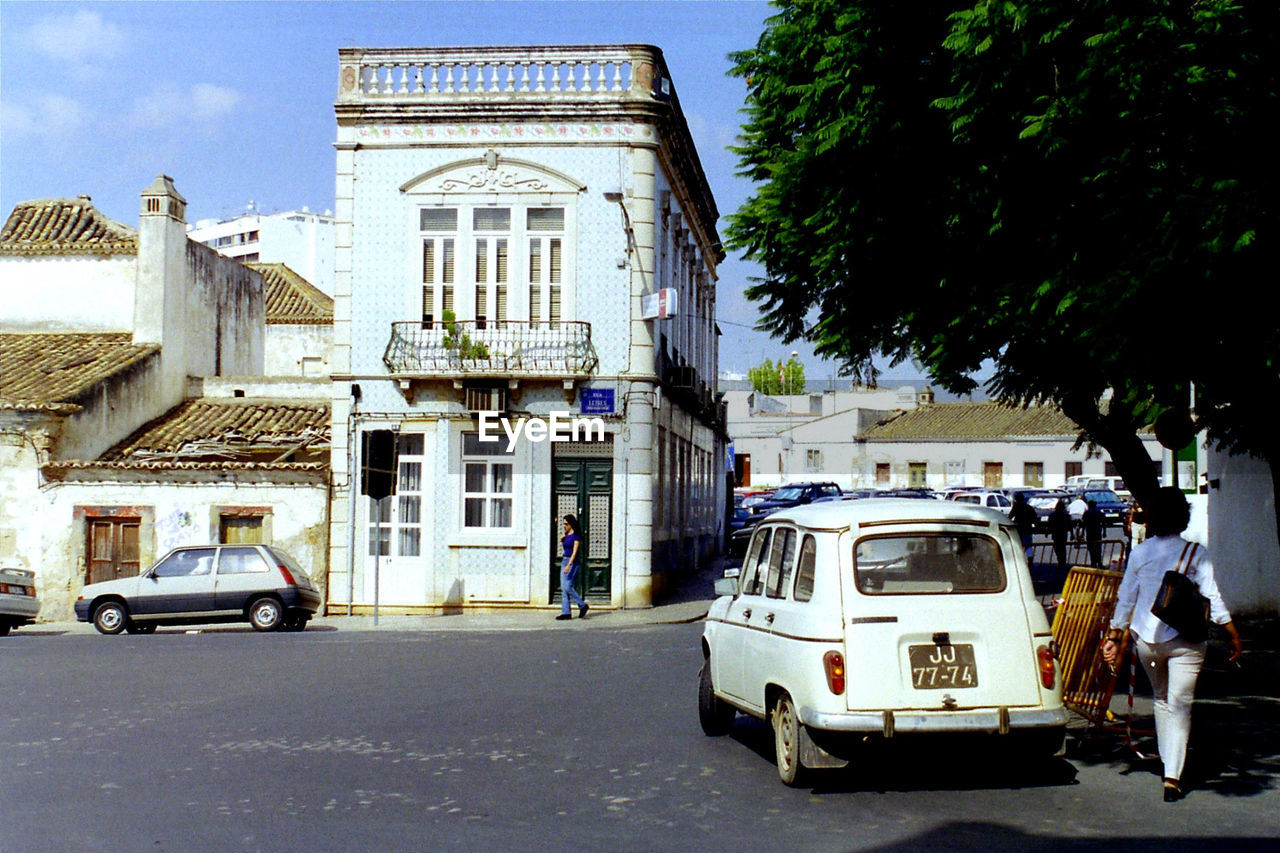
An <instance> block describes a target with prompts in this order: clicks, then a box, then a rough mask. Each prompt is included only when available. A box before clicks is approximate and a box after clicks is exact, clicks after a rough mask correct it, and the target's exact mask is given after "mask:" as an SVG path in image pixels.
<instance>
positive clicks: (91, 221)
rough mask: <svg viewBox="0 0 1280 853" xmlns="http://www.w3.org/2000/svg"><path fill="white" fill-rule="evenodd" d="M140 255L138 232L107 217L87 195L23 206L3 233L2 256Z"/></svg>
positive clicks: (16, 211) (5, 226) (16, 208)
mask: <svg viewBox="0 0 1280 853" xmlns="http://www.w3.org/2000/svg"><path fill="white" fill-rule="evenodd" d="M137 253H138V232H137V230H135V229H133V228H130V227H129V226H128V225H124V224H122V223H119V222H116V221H115V220H113V219H108V218H107V217H105V216H103V215H102V214H101V213H100V212H99V211H98V210H97V209H96V208H95V207H94V206H93V203H92V201H91V200H90V198H89V197H88V196H85V195H82V196H79V197H78V198H73V199H72V198H48V199H39V200H36V201H24V202H21V203H19V204H18V205H16V206H15V207H14V208H13V211H12V212H11V213H10V214H9V218H8V219H7V220H5V223H4V229H3V230H0V255H10V256H15V255H136V254H137Z"/></svg>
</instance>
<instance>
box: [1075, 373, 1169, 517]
mask: <svg viewBox="0 0 1280 853" xmlns="http://www.w3.org/2000/svg"><path fill="white" fill-rule="evenodd" d="M1058 406H1059V407H1060V408H1061V409H1062V412H1063V414H1065V415H1066V416H1067V417H1069V418H1071V420H1073V421H1075V422H1076V423H1077V424H1078V425H1079V426H1080V428H1081V429H1082V430H1084V433H1085V435H1086V436H1088V437H1089V438H1090V439H1091V440H1092V441H1093V442H1095V443H1096V444H1098V445H1100V446H1101V447H1103V448H1104V449H1105V450H1106V451H1107V453H1108V454H1110V455H1111V461H1112V462H1114V463H1115V466H1116V470H1117V471H1119V472H1120V476H1121V477H1123V478H1124V484H1125V486H1127V487H1128V489H1129V491H1130V492H1131V493H1132V494H1133V498H1134V500H1136V501H1137V502H1138V503H1139V504H1141V503H1144V502H1146V501H1148V500H1149V499H1150V497H1151V496H1152V495H1153V494H1155V491H1156V489H1158V488H1160V477H1159V475H1158V474H1156V469H1155V466H1154V465H1152V464H1151V454H1149V453H1148V452H1147V448H1146V445H1145V444H1144V443H1143V441H1142V439H1141V438H1139V437H1138V425H1137V424H1136V423H1135V422H1134V421H1133V419H1132V418H1128V417H1125V416H1124V414H1123V413H1119V412H1114V411H1113V412H1107V413H1103V412H1102V411H1101V410H1100V409H1099V408H1098V404H1097V403H1096V402H1095V401H1093V400H1085V399H1081V398H1078V397H1076V398H1063V399H1062V400H1059V401H1058Z"/></svg>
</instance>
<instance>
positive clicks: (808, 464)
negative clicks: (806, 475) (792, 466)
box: [804, 449, 822, 471]
mask: <svg viewBox="0 0 1280 853" xmlns="http://www.w3.org/2000/svg"><path fill="white" fill-rule="evenodd" d="M804 469H805V470H806V471H821V470H822V451H821V450H813V449H810V450H806V451H805V452H804Z"/></svg>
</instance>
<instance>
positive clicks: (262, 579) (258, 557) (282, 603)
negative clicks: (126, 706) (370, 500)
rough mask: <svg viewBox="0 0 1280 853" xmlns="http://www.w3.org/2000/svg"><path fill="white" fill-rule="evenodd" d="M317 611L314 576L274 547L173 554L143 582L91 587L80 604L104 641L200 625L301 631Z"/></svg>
mask: <svg viewBox="0 0 1280 853" xmlns="http://www.w3.org/2000/svg"><path fill="white" fill-rule="evenodd" d="M319 608H320V593H319V591H318V590H317V589H316V587H315V584H313V583H312V582H311V578H310V576H308V574H307V573H306V572H305V571H304V570H303V569H302V567H301V566H299V565H298V563H297V561H296V560H294V559H293V558H292V557H291V556H289V554H288V553H286V552H285V551H283V550H281V549H280V548H277V547H275V546H273V545H205V546H188V547H183V548H175V549H174V550H172V551H170V552H169V553H168V554H166V555H165V556H164V557H163V558H161V560H160V561H159V562H158V563H156V564H155V565H154V566H152V567H151V568H150V569H147V571H145V572H143V573H142V574H140V575H137V576H135V577H131V578H119V579H117V580H110V581H103V582H102V583H93V584H89V585H87V586H86V587H85V588H84V590H83V591H82V592H81V593H80V597H79V598H78V599H76V604H75V610H76V618H77V619H79V620H80V621H81V622H90V621H92V622H93V625H94V627H95V628H97V629H98V630H99V631H100V632H102V633H103V634H119V633H120V632H121V631H128V632H129V633H131V634H150V633H153V632H154V631H155V629H156V627H157V626H158V625H181V624H193V623H200V622H248V623H249V624H250V625H252V626H253V627H254V629H255V630H258V631H274V630H276V629H282V630H285V631H302V630H304V629H305V628H306V627H307V622H308V620H310V619H311V617H312V616H313V615H314V614H315V612H316V610H318V609H319Z"/></svg>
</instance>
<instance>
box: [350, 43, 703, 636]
mask: <svg viewBox="0 0 1280 853" xmlns="http://www.w3.org/2000/svg"><path fill="white" fill-rule="evenodd" d="M571 67H572V68H574V69H575V71H574V72H573V73H575V74H576V75H577V79H576V80H575V84H574V86H573V88H572V89H570V88H569V87H568V85H567V78H568V77H569V74H570V71H569V69H570V68H571ZM463 69H466V74H468V75H470V77H469V80H468V82H467V83H466V84H465V85H464V84H463V83H462V75H463ZM584 69H586V71H587V72H588V73H589V75H590V79H589V82H588V78H587V76H584V75H583V71H584ZM454 75H457V76H454ZM663 79H665V68H664V67H663V65H662V60H661V53H660V52H659V51H657V50H656V49H654V48H645V47H635V46H629V47H596V48H510V49H503V48H487V49H486V48H477V49H467V50H464V51H447V50H439V51H436V50H431V49H424V50H405V51H396V50H388V51H365V50H361V49H348V50H343V51H342V52H341V55H340V88H339V95H338V101H337V116H338V138H337V144H336V147H337V193H336V198H337V209H336V218H337V226H336V230H337V238H336V243H337V245H336V258H337V261H336V274H335V310H334V326H335V330H334V339H335V357H334V379H335V383H334V401H333V413H334V422H333V435H334V448H335V449H334V456H333V469H334V478H335V490H334V494H335V500H334V502H333V506H332V509H331V513H330V517H331V519H332V528H331V536H330V541H331V543H332V551H331V559H330V585H329V591H330V597H329V601H330V606H331V608H333V609H336V610H337V611H338V612H341V611H342V609H343V608H344V607H347V606H349V607H350V609H352V610H353V611H364V610H367V609H369V608H370V607H372V606H373V604H374V602H375V601H376V602H377V604H378V606H379V607H385V608H391V609H394V610H397V611H400V612H430V611H433V610H440V609H447V608H456V607H490V606H522V607H528V606H545V605H549V604H551V603H552V602H553V600H554V598H555V596H556V595H557V594H558V591H557V589H556V588H555V584H554V577H555V569H554V568H553V564H554V560H555V559H556V550H557V548H558V542H557V539H558V535H559V529H558V524H557V518H558V517H560V516H562V515H563V514H564V513H565V512H574V513H575V514H579V515H584V517H590V519H591V523H590V524H589V525H588V536H587V551H588V556H589V559H588V566H587V574H588V575H590V576H591V577H590V578H589V582H588V585H587V589H586V592H587V594H588V597H589V598H590V599H591V600H593V601H594V602H596V603H598V604H605V605H612V606H617V607H636V606H647V605H649V604H650V603H651V602H652V601H653V600H654V597H655V595H660V594H661V587H662V585H663V583H664V582H665V581H667V580H668V579H670V578H671V577H672V576H673V573H676V572H679V571H682V570H688V569H690V568H691V567H692V563H693V561H695V560H696V559H698V558H699V556H701V555H703V554H705V553H707V552H708V551H709V550H710V549H712V548H714V539H715V537H716V534H717V532H718V525H719V524H720V519H721V518H722V510H721V509H719V506H718V505H722V503H723V496H724V494H725V491H724V489H725V485H724V477H723V459H724V451H723V448H724V432H723V421H722V418H721V417H720V414H719V411H718V408H717V407H716V405H715V401H714V399H713V397H712V395H711V392H710V391H709V390H707V388H706V381H707V378H709V377H714V376H715V374H716V363H715V359H716V353H715V336H714V325H713V323H712V322H711V320H710V317H711V316H713V314H714V284H715V265H716V263H718V261H719V256H720V248H719V240H718V237H717V236H716V233H715V219H716V213H715V209H714V203H713V202H712V201H711V197H710V191H709V189H708V188H707V186H706V183H705V178H704V177H703V176H702V173H701V170H700V168H698V166H697V159H696V154H694V153H693V150H692V143H691V141H690V140H689V137H688V132H687V129H686V128H685V126H684V121H683V117H682V116H681V115H680V112H679V105H678V101H676V100H675V98H674V93H673V92H672V91H671V89H670V82H669V80H667V81H666V82H665V83H663V82H661V81H662V80H663ZM655 80H657V81H658V84H660V85H661V86H662V89H661V90H658V89H656V88H654V86H655V83H654V81H655ZM553 81H554V82H553ZM419 84H421V85H419ZM450 89H452V91H450ZM655 92H657V94H655ZM530 210H534V211H535V213H530V212H529V211H530ZM508 211H509V214H508V213H507V212H508ZM491 221H492V222H499V223H501V225H500V226H498V227H500V229H501V230H500V231H499V232H497V233H496V234H495V235H494V236H490V234H489V232H487V231H484V230H483V229H485V228H489V227H491V226H490V225H488V224H486V223H489V222H491ZM544 221H545V222H553V223H554V226H550V227H551V229H552V231H553V232H554V236H553V237H547V238H546V240H552V241H554V245H555V248H554V249H551V248H544V247H550V246H551V245H552V243H551V242H546V240H544V239H543V237H544V235H543V233H542V232H541V231H538V230H537V229H539V228H541V227H544V226H542V225H538V224H535V223H537V222H544ZM431 223H445V224H444V225H438V224H431ZM441 228H443V229H444V230H439V229H441ZM433 229H434V230H433ZM540 241H541V242H540ZM534 243H538V244H539V247H538V248H535V247H534V246H533V244H534ZM428 244H430V245H428ZM499 245H500V246H501V248H500V249H498V250H497V251H500V252H501V253H502V254H500V255H492V254H491V253H492V252H493V251H495V249H494V247H495V246H499ZM544 251H545V252H547V253H548V254H547V255H546V256H545V257H544V255H543V254H542V253H543V252H544ZM553 251H554V252H557V253H558V254H557V259H558V264H559V266H558V267H557V272H558V277H557V278H554V279H547V280H545V281H539V282H538V285H537V286H536V287H533V286H531V284H532V283H533V282H534V280H535V278H536V277H537V276H539V275H544V273H543V272H542V270H543V269H544V267H543V264H544V263H550V253H551V252H553ZM440 252H452V253H454V254H452V255H450V257H451V258H452V259H453V260H452V261H451V263H453V264H455V265H456V266H451V267H449V269H451V270H454V272H453V273H449V274H445V273H442V272H440V270H443V269H444V267H443V266H439V262H438V261H437V260H436V258H437V255H438V253H440ZM481 256H483V257H481ZM535 256H536V257H537V260H536V261H535V260H534V258H535ZM495 257H500V258H501V259H502V262H503V263H506V264H507V266H506V267H505V268H504V269H505V273H498V274H494V273H490V272H488V270H490V269H491V268H492V264H493V263H494V261H493V258H495ZM664 265H665V266H664ZM428 270H430V271H431V272H428ZM482 270H483V271H484V272H482ZM455 273H456V276H457V278H456V279H455V278H452V277H450V278H449V279H448V281H449V282H450V288H449V289H448V291H447V293H448V295H447V296H445V295H444V294H445V293H446V290H445V289H443V286H442V285H441V283H440V282H441V279H440V278H439V276H442V275H449V276H452V275H454V274H455ZM494 275H497V276H499V278H497V279H495V278H494V277H493V276H494ZM486 276H487V277H488V278H486V281H487V282H489V284H487V285H485V286H483V287H482V288H481V289H480V292H481V293H482V294H483V295H477V290H476V285H475V281H476V278H481V277H486ZM426 279H430V280H431V281H430V283H424V281H425V280H426ZM553 280H554V287H555V292H556V296H555V297H552V296H550V295H548V294H549V293H550V291H549V290H545V289H546V288H551V287H552V281H553ZM497 281H501V283H502V285H503V287H502V288H500V289H497V288H496V284H495V283H496V282H497ZM677 287H678V288H681V289H682V292H681V297H680V298H681V300H682V301H681V308H682V309H683V310H685V311H686V312H687V311H689V310H690V309H695V308H696V309H697V311H698V312H699V313H700V316H701V320H700V321H692V320H690V319H689V318H688V317H687V316H686V315H682V314H679V313H677V316H676V317H675V318H672V319H644V318H642V316H641V306H642V302H643V301H644V299H645V297H647V296H649V295H650V294H652V293H653V292H654V291H655V290H657V289H659V288H677ZM424 289H425V290H424ZM497 294H500V295H497ZM446 299H447V300H452V302H451V303H448V304H446V302H445V300H446ZM557 299H558V301H557ZM533 300H537V305H533V304H532V303H533ZM496 303H501V304H502V306H503V308H502V309H499V308H497V307H496ZM553 305H554V306H555V307H551V306H553ZM446 307H448V308H450V309H451V310H452V311H453V314H452V315H450V316H451V317H452V318H453V319H456V321H457V322H456V328H455V325H450V324H447V323H445V322H443V321H442V316H443V310H444V309H445V308H446ZM500 311H505V315H504V314H503V313H499V312H500ZM548 312H554V313H548ZM449 319H450V318H449V317H444V318H443V320H449ZM450 323H452V321H450ZM393 324H395V325H394V326H393ZM393 328H394V330H395V332H394V335H393ZM677 329H679V330H680V335H681V336H680V337H679V338H676V337H674V336H673V334H672V333H673V332H674V331H675V330H677ZM459 330H460V331H459ZM461 334H466V335H467V336H468V340H470V339H474V340H476V341H480V342H482V343H483V344H484V346H483V347H482V348H481V350H480V352H479V353H478V354H476V353H472V355H473V356H476V357H461V355H462V354H461V351H460V350H459V349H457V346H458V345H457V343H456V339H457V338H458V337H459V336H460V335H461ZM588 334H589V340H588V338H587V335H588ZM445 336H449V339H450V340H451V341H454V343H452V344H442V343H441V341H443V339H444V338H445ZM674 340H680V341H681V342H684V341H688V342H689V344H688V345H687V346H686V347H685V348H684V353H682V354H675V353H673V345H672V341H674ZM450 347H453V349H452V351H450ZM680 355H683V356H684V357H683V358H680V357H679V356H680ZM695 356H696V358H691V357H695ZM676 367H678V368H680V369H679V370H675V369H673V368H676ZM698 377H701V379H698ZM699 383H701V384H699ZM482 391H483V392H488V391H494V392H497V393H499V394H505V406H504V407H503V408H502V410H501V414H503V415H505V417H507V418H508V419H509V420H510V421H514V420H516V419H518V418H524V419H526V420H532V419H548V418H550V417H551V416H552V415H553V413H556V412H564V413H566V414H569V415H572V416H581V417H588V416H591V415H592V410H591V405H592V404H591V403H590V402H584V401H587V400H588V399H590V400H595V399H598V396H599V395H604V396H609V395H611V396H612V400H613V406H612V409H611V410H610V411H606V412H604V413H603V414H600V415H599V419H600V421H601V422H602V423H603V426H604V431H605V432H606V437H605V438H606V440H605V441H603V442H599V441H597V442H592V443H579V444H568V443H565V444H552V443H545V442H544V443H535V442H531V441H523V442H516V444H515V445H514V448H513V452H512V453H511V454H510V455H509V456H502V457H500V458H499V459H498V461H496V462H495V461H494V460H492V459H488V460H486V458H485V457H484V456H483V455H481V456H475V455H474V454H473V453H472V452H471V451H474V450H475V449H476V447H477V446H478V445H471V444H469V442H470V441H472V439H469V438H467V437H466V436H467V435H468V434H473V433H476V432H477V431H478V411H479V410H480V409H483V408H486V407H487V406H491V405H493V404H492V402H490V403H484V402H481V403H477V402H476V401H477V399H479V398H477V397H475V396H474V395H475V394H476V393H478V392H482ZM485 399H488V398H485ZM373 430H394V431H396V432H397V434H398V436H399V439H398V447H399V467H398V469H397V486H398V493H397V494H396V495H395V496H393V497H391V498H389V499H387V500H386V501H384V502H383V508H382V510H381V512H382V513H383V519H384V521H385V520H386V519H387V518H388V517H389V518H390V522H389V524H384V525H383V526H382V527H379V526H378V525H377V515H376V513H377V512H378V511H379V510H378V509H377V505H375V504H374V502H373V501H372V499H370V498H369V497H367V496H365V495H363V494H360V480H361V477H360V472H361V468H362V465H363V464H364V461H365V460H364V458H363V455H362V454H363V452H364V451H363V449H362V448H363V439H362V436H363V435H364V434H366V433H368V432H370V431H373ZM664 442H665V445H664ZM468 447H470V448H471V451H468V450H467V448H468ZM668 449H669V451H670V452H667V450H668ZM464 456H466V457H467V459H466V461H464ZM664 462H666V463H667V464H665V466H664V464H663V463H664ZM486 465H488V466H491V467H489V468H487V469H486V468H485V466H486ZM493 465H496V466H498V469H500V470H497V469H494V468H493V467H492V466H493ZM482 469H484V470H488V471H490V472H491V473H493V472H495V471H497V472H496V473H493V476H494V477H495V478H496V479H495V480H494V481H493V482H496V483H499V485H498V486H495V487H494V488H496V489H498V491H486V492H483V494H480V493H477V492H475V491H473V490H471V488H472V486H475V483H476V482H479V481H478V480H475V481H474V482H473V481H472V480H468V479H467V477H466V476H465V473H466V472H472V474H473V476H474V475H475V474H476V473H477V472H479V471H480V470H482ZM583 472H586V473H583ZM575 477H577V478H578V479H574V478H575ZM584 478H585V479H584ZM587 480H590V484H588V483H587ZM469 483H470V485H468V484H469ZM566 483H569V485H566ZM574 484H576V485H574ZM491 485H492V484H491ZM573 489H576V490H577V491H576V492H574V494H573V495H570V494H569V490H573ZM478 494H479V496H477V495H478ZM673 502H674V503H673ZM667 504H670V505H669V506H668V505H667ZM677 506H678V507H681V508H682V511H680V512H675V511H673V510H674V509H675V507H677ZM484 507H488V509H484ZM485 513H492V515H486V514H485ZM375 540H381V541H383V542H384V543H385V544H383V545H382V546H381V547H379V546H377V545H375V544H373V543H374V541H375ZM375 575H376V577H377V578H378V581H377V583H376V584H375V580H374V578H375Z"/></svg>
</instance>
